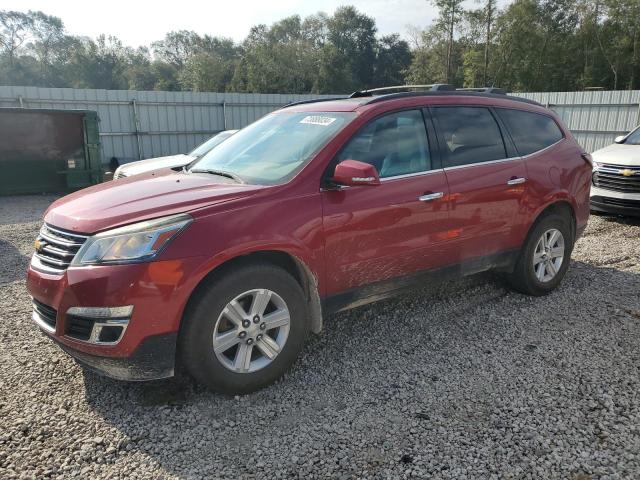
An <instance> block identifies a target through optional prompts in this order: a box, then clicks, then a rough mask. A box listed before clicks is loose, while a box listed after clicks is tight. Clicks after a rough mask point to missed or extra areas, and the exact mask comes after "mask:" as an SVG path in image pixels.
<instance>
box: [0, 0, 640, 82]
mask: <svg viewBox="0 0 640 480" xmlns="http://www.w3.org/2000/svg"><path fill="white" fill-rule="evenodd" d="M497 5H498V2H497V1H496V0H476V3H475V5H469V4H468V3H466V2H462V1H461V0H425V2H424V8H425V10H426V9H428V8H430V7H431V8H433V7H435V8H436V9H437V11H438V17H437V18H436V20H435V21H434V22H433V23H432V24H431V25H429V26H428V27H427V28H426V29H425V30H424V31H422V32H418V33H416V34H415V35H414V37H415V38H414V42H413V43H414V44H412V48H410V47H409V45H408V43H407V42H406V41H404V40H402V39H401V37H400V36H399V35H398V34H392V35H386V36H383V37H378V36H377V28H376V24H375V21H374V19H373V18H371V17H369V16H367V15H366V14H364V13H362V12H359V11H358V10H356V9H355V8H354V7H350V6H345V7H340V8H338V9H337V10H336V11H335V13H334V14H333V15H331V16H329V15H326V14H324V13H318V14H315V15H311V16H309V17H306V18H301V17H300V16H298V15H294V16H291V17H287V18H283V19H282V20H280V21H278V22H276V23H274V24H272V25H256V26H254V27H253V28H252V29H251V31H250V33H249V35H248V36H247V37H246V38H245V40H244V41H243V42H242V43H240V44H236V43H234V42H233V41H232V40H231V39H228V38H222V37H216V36H210V35H200V34H197V33H195V32H191V31H186V30H180V31H174V32H169V33H168V34H167V35H165V37H164V38H163V39H161V40H158V41H156V42H153V43H152V44H151V46H150V48H144V47H141V48H138V49H133V48H130V47H127V46H124V45H123V44H122V43H121V42H120V40H118V39H117V38H115V37H112V36H100V37H98V38H96V39H95V40H93V39H89V38H85V37H75V36H71V35H69V34H68V33H67V32H66V30H65V28H64V24H63V23H62V21H61V20H60V19H59V18H57V17H53V16H49V15H46V14H45V13H43V12H34V11H29V12H26V13H24V12H18V11H6V10H0V84H3V85H34V86H45V87H76V88H106V89H137V90H192V91H229V92H261V93H348V92H351V91H354V90H358V89H363V88H370V87H378V86H388V85H398V84H403V83H405V82H407V83H444V82H449V83H453V84H455V85H458V86H466V87H477V86H483V85H486V86H492V85H493V86H500V87H503V88H506V89H509V90H512V91H554V90H555V91H558V90H580V89H583V88H587V87H601V88H605V89H627V88H628V89H638V88H640V0H513V1H512V2H510V3H509V4H507V5H506V6H504V7H503V8H502V9H499V8H498V7H497ZM465 7H473V8H469V9H467V8H465ZM422 15H423V12H416V18H420V16H422Z"/></svg>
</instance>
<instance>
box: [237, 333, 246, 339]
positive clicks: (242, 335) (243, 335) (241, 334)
mask: <svg viewBox="0 0 640 480" xmlns="http://www.w3.org/2000/svg"><path fill="white" fill-rule="evenodd" d="M238 336H239V337H240V338H244V337H246V336H247V332H245V331H242V332H240V333H239V334H238Z"/></svg>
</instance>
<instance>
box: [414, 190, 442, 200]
mask: <svg viewBox="0 0 640 480" xmlns="http://www.w3.org/2000/svg"><path fill="white" fill-rule="evenodd" d="M443 196H444V193H443V192H436V193H425V194H424V195H422V196H420V197H418V200H420V201H421V202H430V201H432V200H436V199H438V198H442V197H443Z"/></svg>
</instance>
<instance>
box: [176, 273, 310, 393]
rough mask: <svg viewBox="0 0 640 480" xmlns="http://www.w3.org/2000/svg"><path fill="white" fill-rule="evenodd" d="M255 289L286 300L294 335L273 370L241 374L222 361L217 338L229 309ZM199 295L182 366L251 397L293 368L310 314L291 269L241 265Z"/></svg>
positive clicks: (183, 338)
mask: <svg viewBox="0 0 640 480" xmlns="http://www.w3.org/2000/svg"><path fill="white" fill-rule="evenodd" d="M252 289H268V290H271V291H272V292H275V293H276V294H278V295H279V296H280V297H281V298H282V299H283V300H284V301H285V303H286V306H287V308H288V310H289V313H290V326H289V335H288V337H287V339H286V343H285V344H284V346H283V347H282V350H281V351H280V353H279V354H278V355H277V356H276V357H275V358H274V359H273V360H272V361H271V363H269V364H268V365H267V366H265V367H264V368H261V369H260V370H257V371H255V372H247V373H237V372H234V371H232V370H230V369H228V368H227V367H225V366H224V365H223V364H222V363H221V362H220V360H219V359H218V358H217V356H216V354H215V352H214V350H213V333H214V329H215V324H216V321H217V319H218V316H219V315H220V313H221V312H222V310H223V309H224V308H225V306H226V305H227V304H228V303H229V302H230V301H231V300H233V299H234V298H236V297H237V296H238V295H240V294H242V293H243V292H246V291H249V290H252ZM196 295H197V296H196V297H195V298H194V299H193V301H192V302H191V303H190V305H189V308H188V309H187V311H186V312H185V315H184V318H183V325H182V327H181V331H180V337H179V345H178V348H179V355H180V361H181V366H182V367H183V368H185V369H186V371H187V372H188V373H189V374H191V375H192V376H193V377H194V378H195V379H196V380H197V381H198V382H200V383H202V384H203V385H205V386H206V387H208V388H209V389H211V390H213V391H216V392H220V393H226V394H245V393H250V392H253V391H255V390H259V389H261V388H263V387H265V386H267V385H269V384H271V383H273V382H275V381H276V380H277V379H278V378H280V377H281V376H282V375H283V374H284V373H285V372H286V371H287V370H288V369H289V368H290V367H291V365H293V363H294V361H295V360H296V357H297V356H298V354H299V353H300V351H301V350H302V347H303V345H304V341H305V338H306V336H307V332H308V331H309V315H308V312H307V308H306V302H305V297H304V293H303V291H302V288H301V287H300V285H299V284H298V282H297V281H296V280H295V279H294V278H293V277H292V276H291V275H289V274H288V273H287V272H286V271H285V270H283V269H282V268H279V267H277V266H274V265H271V264H268V263H260V264H254V265H247V266H240V267H238V268H237V269H235V270H227V271H226V272H225V273H224V274H223V275H221V276H220V277H219V278H217V279H215V280H214V281H213V282H211V283H210V284H209V285H207V286H206V287H205V288H203V289H202V290H201V291H200V292H198V293H197V294H196Z"/></svg>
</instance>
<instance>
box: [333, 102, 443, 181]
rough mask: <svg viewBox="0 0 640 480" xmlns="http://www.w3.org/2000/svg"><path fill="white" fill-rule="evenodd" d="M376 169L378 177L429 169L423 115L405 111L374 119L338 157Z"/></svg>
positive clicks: (413, 111) (418, 112) (427, 145)
mask: <svg viewBox="0 0 640 480" xmlns="http://www.w3.org/2000/svg"><path fill="white" fill-rule="evenodd" d="M343 160H359V161H361V162H365V163H369V164H371V165H373V166H374V167H376V170H378V173H379V175H380V178H386V177H396V176H398V175H407V174H410V173H419V172H424V171H427V170H431V157H430V155H429V144H428V143H427V131H426V128H425V124H424V120H423V118H422V112H420V111H419V110H407V111H404V112H398V113H392V114H389V115H385V116H383V117H380V118H377V119H376V120H373V121H372V122H370V123H369V124H367V125H366V126H365V127H364V128H363V129H362V130H360V131H359V132H358V133H356V134H355V135H354V136H353V137H352V138H351V140H349V143H347V145H346V146H345V147H344V148H343V150H342V151H341V152H340V154H339V155H338V158H337V161H336V164H337V163H338V162H341V161H343Z"/></svg>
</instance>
